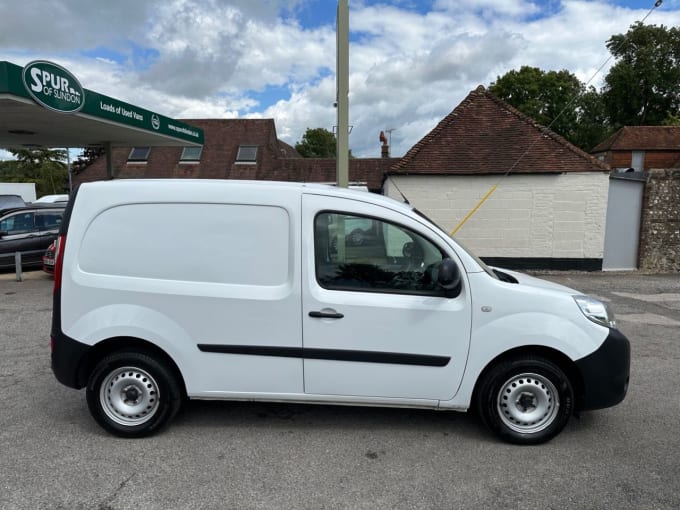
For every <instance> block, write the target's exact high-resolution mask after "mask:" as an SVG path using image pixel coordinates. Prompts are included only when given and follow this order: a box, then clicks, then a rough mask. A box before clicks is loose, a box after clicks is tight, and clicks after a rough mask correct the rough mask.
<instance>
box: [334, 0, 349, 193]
mask: <svg viewBox="0 0 680 510" xmlns="http://www.w3.org/2000/svg"><path fill="white" fill-rule="evenodd" d="M336 32H337V40H336V44H337V62H336V81H337V98H336V101H337V104H338V112H337V113H338V122H337V123H338V133H337V136H338V138H337V150H336V161H337V167H336V174H337V186H338V187H339V188H347V187H348V186H349V5H348V0H339V1H338V22H337V28H336Z"/></svg>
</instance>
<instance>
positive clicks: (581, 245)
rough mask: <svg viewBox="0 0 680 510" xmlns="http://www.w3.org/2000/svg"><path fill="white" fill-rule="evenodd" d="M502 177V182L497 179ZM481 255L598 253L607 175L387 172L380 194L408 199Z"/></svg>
mask: <svg viewBox="0 0 680 510" xmlns="http://www.w3.org/2000/svg"><path fill="white" fill-rule="evenodd" d="M499 179H500V183H499ZM496 183H499V186H498V188H497V190H496V191H495V192H494V193H493V194H492V195H491V197H490V198H489V199H488V200H487V201H486V202H485V203H484V205H482V206H481V208H480V209H479V210H478V211H477V212H476V213H475V214H474V215H473V216H472V217H471V218H470V219H469V220H468V221H467V223H465V225H464V226H463V227H462V228H461V229H460V230H459V231H458V233H457V234H456V239H460V240H461V241H462V242H463V243H464V244H465V245H466V246H468V247H469V248H470V249H472V251H474V252H475V253H476V254H477V255H479V256H481V257H548V258H600V259H601V258H602V256H603V251H604V234H605V223H606V213H607V199H608V194H609V175H608V174H607V173H605V172H597V173H596V172H587V173H565V174H542V175H509V176H508V177H505V178H501V176H422V175H418V176H393V177H391V179H387V180H386V181H385V195H387V196H390V197H392V198H395V199H397V200H401V195H400V194H399V192H398V191H397V190H396V188H395V184H396V187H398V188H399V190H401V192H402V193H403V194H404V195H405V196H406V197H407V199H408V201H409V202H410V203H411V204H412V205H413V206H415V207H416V208H417V209H419V210H421V211H422V212H423V213H425V214H426V215H427V216H429V217H430V218H432V219H433V220H434V221H435V222H436V223H437V224H438V225H439V226H441V227H442V228H444V229H445V230H446V231H447V232H451V231H452V230H453V229H454V228H455V227H456V226H457V225H458V223H459V222H460V221H461V220H462V219H463V218H464V217H465V215H466V214H467V213H468V212H469V211H470V210H472V209H473V208H474V207H475V205H476V204H477V203H478V202H479V200H480V199H481V198H482V197H483V196H484V195H485V194H486V193H487V192H488V191H489V189H490V188H491V187H492V186H493V185H494V184H496Z"/></svg>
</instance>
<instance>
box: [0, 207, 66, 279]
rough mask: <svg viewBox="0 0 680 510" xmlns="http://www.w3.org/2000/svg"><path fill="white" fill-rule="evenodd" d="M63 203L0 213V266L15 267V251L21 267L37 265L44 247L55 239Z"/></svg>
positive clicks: (62, 211)
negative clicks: (19, 257)
mask: <svg viewBox="0 0 680 510" xmlns="http://www.w3.org/2000/svg"><path fill="white" fill-rule="evenodd" d="M64 210H65V209H64V206H63V205H59V204H52V205H51V206H49V207H45V206H42V207H41V206H26V207H19V208H15V209H7V210H5V211H4V212H3V213H2V214H0V269H11V268H14V264H15V253H17V252H20V253H21V262H22V265H23V266H24V267H27V266H28V267H30V266H38V267H40V266H41V265H42V263H43V261H42V257H43V255H44V254H45V250H46V249H47V247H48V246H49V245H50V244H51V243H52V241H54V240H55V239H56V238H57V233H58V232H59V227H60V225H61V222H62V219H63V216H64Z"/></svg>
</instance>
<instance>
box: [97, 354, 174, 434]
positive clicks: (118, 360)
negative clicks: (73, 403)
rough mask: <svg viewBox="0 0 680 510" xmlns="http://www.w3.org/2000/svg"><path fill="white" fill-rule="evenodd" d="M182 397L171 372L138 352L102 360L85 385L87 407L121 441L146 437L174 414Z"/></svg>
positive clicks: (113, 355) (114, 355) (156, 361)
mask: <svg viewBox="0 0 680 510" xmlns="http://www.w3.org/2000/svg"><path fill="white" fill-rule="evenodd" d="M181 404H182V393H181V390H180V387H179V384H178V382H177V379H176V378H175V376H174V375H173V373H172V371H171V370H170V369H169V368H168V367H167V366H166V365H165V364H164V363H162V362H159V361H158V360H156V359H154V358H152V357H150V356H148V355H146V354H141V353H138V352H120V353H115V354H111V355H109V356H107V357H105V358H103V359H102V360H101V361H100V362H99V363H98V364H97V366H96V367H95V369H94V370H93V372H92V374H91V375H90V379H89V381H88V385H87V405H88V407H89V409H90V413H91V414H92V417H93V418H94V419H95V420H96V421H97V423H99V425H101V426H102V427H103V428H104V429H106V430H107V431H109V432H111V433H112V434H115V435H117V436H120V437H143V436H148V435H150V434H152V433H154V432H156V431H157V430H158V429H160V428H161V427H163V425H165V424H166V423H168V422H169V421H170V420H171V419H172V418H173V417H174V416H175V414H177V411H178V410H179V408H180V406H181Z"/></svg>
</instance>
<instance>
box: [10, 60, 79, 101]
mask: <svg viewBox="0 0 680 510" xmlns="http://www.w3.org/2000/svg"><path fill="white" fill-rule="evenodd" d="M22 79H23V82H24V86H25V87H26V90H27V91H28V93H29V94H30V95H31V97H32V98H33V99H35V100H36V101H37V102H38V103H39V104H41V105H42V106H44V107H45V108H49V109H50V110H54V111H57V112H61V113H74V112H77V111H79V110H80V109H81V108H82V107H83V105H84V104H85V90H84V89H83V87H82V86H81V85H80V82H79V81H78V79H77V78H76V77H75V76H73V75H72V74H71V73H70V72H68V71H67V70H66V69H64V68H63V67H61V66H59V65H57V64H54V63H52V62H47V61H45V60H34V61H33V62H29V63H28V64H26V66H25V67H24V70H23V73H22Z"/></svg>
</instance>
